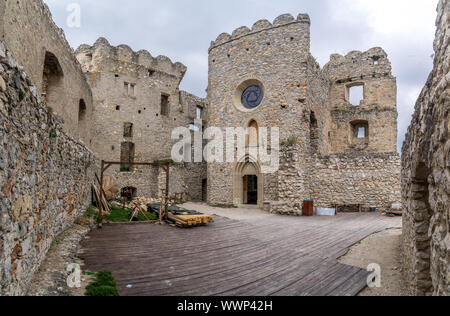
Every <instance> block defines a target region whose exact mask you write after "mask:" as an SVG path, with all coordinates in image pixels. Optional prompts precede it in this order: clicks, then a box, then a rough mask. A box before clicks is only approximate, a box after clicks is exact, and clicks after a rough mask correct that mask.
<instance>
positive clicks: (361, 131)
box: [358, 126, 367, 139]
mask: <svg viewBox="0 0 450 316" xmlns="http://www.w3.org/2000/svg"><path fill="white" fill-rule="evenodd" d="M366 136H367V135H366V128H365V127H364V126H360V127H359V128H358V138H359V139H363V138H366Z"/></svg>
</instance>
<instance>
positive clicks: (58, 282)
mask: <svg viewBox="0 0 450 316" xmlns="http://www.w3.org/2000/svg"><path fill="white" fill-rule="evenodd" d="M89 231H90V226H89V225H79V224H74V225H73V226H72V227H70V228H69V229H67V230H66V231H65V232H64V233H62V234H61V235H60V236H58V237H57V238H56V239H55V241H54V242H53V244H52V246H51V248H50V250H49V252H48V254H47V256H46V258H45V260H44V262H43V263H42V265H41V267H40V269H39V271H38V272H37V273H36V275H35V276H34V279H33V281H32V284H31V286H30V288H29V290H28V293H27V296H84V292H85V289H86V286H87V285H88V284H89V283H90V282H91V279H92V277H91V276H89V275H85V274H81V288H69V286H68V285H67V279H68V276H69V274H70V273H69V272H67V267H68V266H69V265H71V264H73V263H75V264H79V265H80V266H82V262H81V261H80V260H79V259H78V258H77V252H78V250H79V244H80V242H81V241H82V240H83V239H84V238H85V236H86V235H87V233H88V232H89Z"/></svg>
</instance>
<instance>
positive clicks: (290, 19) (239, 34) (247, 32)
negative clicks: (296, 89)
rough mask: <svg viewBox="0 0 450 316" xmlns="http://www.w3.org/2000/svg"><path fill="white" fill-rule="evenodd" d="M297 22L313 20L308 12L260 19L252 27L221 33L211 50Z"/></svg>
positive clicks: (308, 22) (306, 22)
mask: <svg viewBox="0 0 450 316" xmlns="http://www.w3.org/2000/svg"><path fill="white" fill-rule="evenodd" d="M295 23H301V24H308V25H310V24H311V20H310V18H309V15H307V14H299V15H298V16H297V18H295V17H294V16H293V15H291V14H283V15H280V16H279V17H277V18H276V19H275V20H274V21H273V23H271V22H269V21H268V20H259V21H258V22H256V23H255V24H253V26H252V28H251V29H250V28H249V27H247V26H241V27H239V28H237V29H235V30H234V31H233V32H232V34H231V35H230V34H228V33H222V34H220V35H219V36H218V37H217V39H216V40H215V41H213V42H211V46H210V48H209V50H210V51H211V50H213V49H214V48H216V47H218V46H221V45H224V44H226V43H229V42H232V41H235V40H238V39H241V38H243V37H246V36H251V35H254V34H256V33H259V32H263V31H268V30H271V29H275V28H280V27H283V26H287V25H291V24H295Z"/></svg>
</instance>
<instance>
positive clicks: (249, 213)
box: [181, 202, 276, 221]
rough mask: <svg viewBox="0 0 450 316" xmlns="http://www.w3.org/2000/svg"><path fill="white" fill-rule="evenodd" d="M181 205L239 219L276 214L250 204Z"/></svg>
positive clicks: (210, 213)
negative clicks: (227, 205) (236, 206)
mask: <svg viewBox="0 0 450 316" xmlns="http://www.w3.org/2000/svg"><path fill="white" fill-rule="evenodd" d="M181 207H183V208H186V209H188V210H193V211H198V212H201V213H204V214H207V215H217V216H220V217H225V218H229V219H234V220H239V221H243V220H252V219H260V218H266V217H271V216H276V215H273V214H269V213H267V212H264V211H263V210H261V209H259V208H257V207H256V206H255V207H253V208H252V207H250V206H247V207H246V208H221V207H213V206H209V205H208V204H206V203H192V202H189V203H185V204H183V205H181Z"/></svg>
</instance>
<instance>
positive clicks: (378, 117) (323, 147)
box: [208, 14, 401, 215]
mask: <svg viewBox="0 0 450 316" xmlns="http://www.w3.org/2000/svg"><path fill="white" fill-rule="evenodd" d="M310 23H311V21H310V19H309V17H308V15H306V14H300V15H299V16H298V17H297V19H295V18H294V17H293V16H292V15H290V14H286V15H282V16H280V17H278V18H277V19H275V21H274V22H273V23H270V22H268V21H266V20H261V21H258V22H256V23H255V24H254V25H253V27H252V28H251V29H250V28H247V27H240V28H238V29H236V30H235V31H234V32H233V33H232V34H231V35H230V34H227V33H223V34H221V35H219V36H218V38H217V39H216V40H215V41H214V42H213V43H212V44H211V48H210V50H209V86H208V102H209V120H208V123H209V125H210V126H217V127H220V128H222V129H225V128H227V127H243V128H247V127H248V126H249V122H252V121H255V122H256V123H257V125H258V127H268V128H270V127H279V128H280V142H281V143H282V148H281V155H280V170H279V171H278V172H276V173H273V174H262V173H259V172H258V171H259V170H258V169H259V167H260V166H259V162H258V161H257V159H256V158H255V157H247V160H249V161H248V163H247V164H248V168H250V169H255V170H256V172H255V173H256V175H257V176H258V181H260V182H261V183H260V184H259V185H258V187H259V189H258V191H259V192H258V197H259V201H258V205H259V206H260V207H263V206H264V208H265V209H268V210H271V211H272V212H274V213H281V214H292V215H299V214H301V212H302V206H301V204H302V202H303V200H304V199H315V200H316V206H320V207H327V206H335V205H352V204H360V205H363V206H366V207H369V206H376V207H377V208H378V209H379V210H386V209H389V208H390V206H391V205H392V204H393V203H399V202H400V200H401V197H400V176H399V174H400V158H399V156H398V153H397V99H396V96H397V95H396V93H397V86H396V79H395V77H393V76H392V69H391V68H392V67H391V63H390V61H389V59H388V58H387V54H386V52H385V51H383V50H382V49H381V48H372V49H370V50H368V51H367V52H359V51H354V52H351V53H349V54H347V55H346V56H341V55H337V54H335V55H332V56H331V60H330V62H329V63H328V64H327V65H326V66H325V67H324V68H323V69H321V68H320V66H319V64H318V63H317V62H316V60H315V59H314V57H313V56H312V55H311V53H310ZM356 84H360V85H363V86H364V91H365V93H364V100H363V101H362V102H361V104H358V105H357V106H352V105H351V104H350V102H349V96H348V89H349V88H350V87H351V86H353V85H356ZM249 85H259V86H261V87H262V88H263V90H264V98H263V100H262V103H261V104H260V105H259V106H257V107H256V108H254V109H248V108H244V107H243V106H242V104H241V102H240V98H241V95H242V92H243V89H245V88H246V87H248V86H249ZM363 122H365V124H366V125H367V128H366V130H367V135H365V137H363V138H361V139H360V138H357V135H355V129H356V127H358V126H359V125H358V124H361V123H363ZM243 165H245V164H244V163H242V162H238V163H236V164H231V163H210V164H208V201H209V202H210V203H212V204H234V205H239V204H243V202H245V201H244V200H245V199H243V198H242V195H243V194H244V195H245V192H244V193H243V188H242V183H243V181H242V178H243V177H244V176H245V174H244V173H243V170H245V169H246V166H243Z"/></svg>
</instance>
